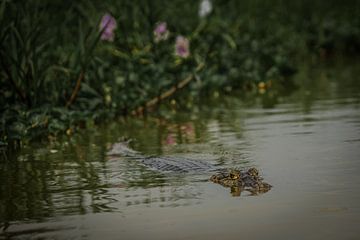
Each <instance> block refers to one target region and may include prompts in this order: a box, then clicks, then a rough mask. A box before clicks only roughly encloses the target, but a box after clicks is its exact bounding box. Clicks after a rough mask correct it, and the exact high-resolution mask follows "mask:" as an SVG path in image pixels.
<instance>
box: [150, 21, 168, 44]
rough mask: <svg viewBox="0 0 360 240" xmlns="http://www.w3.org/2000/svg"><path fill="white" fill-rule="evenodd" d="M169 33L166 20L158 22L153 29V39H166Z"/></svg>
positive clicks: (157, 40) (158, 40)
mask: <svg viewBox="0 0 360 240" xmlns="http://www.w3.org/2000/svg"><path fill="white" fill-rule="evenodd" d="M169 33H170V32H169V30H168V29H167V24H166V22H159V23H158V24H156V26H155V29H154V41H155V42H160V41H165V40H167V39H168V37H169Z"/></svg>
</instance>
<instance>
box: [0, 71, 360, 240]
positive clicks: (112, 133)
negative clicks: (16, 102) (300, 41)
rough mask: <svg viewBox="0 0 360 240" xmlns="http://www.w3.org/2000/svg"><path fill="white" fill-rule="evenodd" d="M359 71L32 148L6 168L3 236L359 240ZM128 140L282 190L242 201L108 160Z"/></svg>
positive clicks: (195, 181)
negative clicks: (254, 171)
mask: <svg viewBox="0 0 360 240" xmlns="http://www.w3.org/2000/svg"><path fill="white" fill-rule="evenodd" d="M359 72H360V71H359V69H358V67H357V66H341V68H338V69H337V68H334V67H331V68H325V69H317V70H316V69H315V70H314V69H305V70H304V71H303V72H300V73H299V75H298V76H297V78H298V79H297V81H298V82H299V83H300V84H299V86H300V87H299V89H298V90H297V91H296V92H294V93H293V94H291V95H289V96H283V95H282V94H279V93H277V92H276V91H275V90H269V91H267V92H264V93H263V94H262V95H259V96H258V97H256V98H250V99H242V100H240V99H239V97H238V96H236V95H237V94H234V95H233V96H223V97H221V99H215V100H214V103H212V100H209V101H208V103H207V104H203V105H199V106H195V107H194V108H193V109H192V111H191V112H183V113H181V112H177V113H174V114H172V115H168V116H167V117H162V118H148V119H147V120H146V121H142V120H128V121H125V120H120V121H119V122H114V123H112V124H109V125H107V126H104V127H102V128H99V129H94V130H89V131H87V132H81V133H79V134H77V135H75V136H74V137H73V138H71V139H65V140H63V141H59V142H54V143H50V144H49V145H37V146H31V147H30V146H27V147H25V148H24V149H23V150H22V151H21V152H20V153H16V154H15V153H13V154H10V155H9V156H7V157H6V158H5V157H4V158H3V159H2V160H1V162H0V174H1V175H0V222H1V226H0V227H1V229H2V232H0V239H18V238H19V239H48V238H49V239H98V238H105V239H119V236H122V238H124V239H149V238H152V239H169V238H176V239H193V238H198V239H209V238H211V239H213V238H217V237H222V238H225V239H232V238H235V237H236V236H239V235H241V236H242V237H245V238H249V237H252V238H263V237H265V236H266V238H270V239H275V238H276V239H278V238H291V239H325V238H328V239H339V238H340V239H343V238H345V239H356V238H357V237H358V236H359V235H360V231H359V230H358V225H359V224H360V222H359V217H360V205H359V202H360V191H359V189H360V175H359V174H358V173H359V170H360V161H359V149H360V111H359V108H360V95H359V93H360V91H359V90H360V84H359V83H360V81H359V79H358V78H359V77H358V76H360V75H359ZM265 103H266V104H265ZM122 136H127V137H131V138H133V139H135V142H134V148H135V149H136V150H138V151H140V152H142V153H144V154H146V155H172V156H182V157H189V158H193V159H201V160H202V161H207V162H209V163H211V164H215V165H219V166H221V167H224V168H236V167H238V168H247V167H256V168H259V169H260V171H261V174H262V175H264V178H265V179H266V180H267V181H268V182H270V183H271V184H272V185H273V186H274V188H273V189H272V190H271V191H270V192H268V193H266V194H264V195H260V196H249V195H248V196H244V197H241V198H233V197H231V196H232V195H237V194H238V192H237V191H236V189H226V188H222V187H221V186H218V185H216V184H212V183H211V182H209V181H208V178H209V176H208V174H206V173H201V174H169V173H161V172H157V171H155V170H153V169H149V168H147V167H145V166H143V165H141V164H139V163H138V162H136V161H134V160H133V159H131V158H113V157H110V156H106V152H107V151H108V148H109V146H110V145H111V144H112V143H114V142H117V141H118V139H119V138H120V137H122ZM242 195H243V193H242Z"/></svg>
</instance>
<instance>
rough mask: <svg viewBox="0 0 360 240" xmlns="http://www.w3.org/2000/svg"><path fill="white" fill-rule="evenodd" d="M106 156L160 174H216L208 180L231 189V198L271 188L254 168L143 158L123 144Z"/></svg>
mask: <svg viewBox="0 0 360 240" xmlns="http://www.w3.org/2000/svg"><path fill="white" fill-rule="evenodd" d="M108 155H110V156H114V155H119V156H123V157H129V158H133V159H135V160H137V161H139V162H141V163H142V164H144V165H145V166H147V167H150V168H153V169H155V170H158V171H162V172H177V173H189V172H192V173H199V172H217V173H215V174H213V175H212V176H211V177H210V180H211V181H212V182H214V183H218V184H220V185H222V186H224V187H229V188H231V193H232V195H233V196H239V195H240V194H241V192H242V191H249V192H251V193H252V194H259V193H265V192H267V191H269V190H270V189H271V187H272V186H271V185H270V184H268V183H266V182H263V179H262V178H261V177H260V176H259V171H258V170H257V169H256V168H250V169H248V170H247V171H240V170H234V169H232V170H224V169H219V168H218V167H217V166H214V165H212V164H209V163H207V162H204V161H200V160H194V159H189V158H179V157H166V156H161V157H159V156H144V155H142V154H140V153H139V152H137V151H135V150H133V149H131V148H129V147H128V144H127V143H124V142H120V143H115V144H114V145H113V146H112V148H111V150H110V151H109V152H108Z"/></svg>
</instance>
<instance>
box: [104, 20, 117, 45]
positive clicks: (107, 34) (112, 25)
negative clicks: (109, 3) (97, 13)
mask: <svg viewBox="0 0 360 240" xmlns="http://www.w3.org/2000/svg"><path fill="white" fill-rule="evenodd" d="M116 27H117V24H116V20H115V18H114V17H113V16H111V14H109V13H106V14H105V15H104V16H103V17H102V18H101V21H100V31H101V40H105V41H110V42H112V41H114V37H115V33H114V31H115V29H116Z"/></svg>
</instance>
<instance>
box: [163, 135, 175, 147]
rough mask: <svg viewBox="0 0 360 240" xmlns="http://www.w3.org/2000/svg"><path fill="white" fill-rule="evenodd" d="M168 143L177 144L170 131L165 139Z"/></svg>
mask: <svg viewBox="0 0 360 240" xmlns="http://www.w3.org/2000/svg"><path fill="white" fill-rule="evenodd" d="M165 144H166V145H174V144H176V140H175V137H174V135H173V134H171V133H169V134H168V135H167V137H166V141H165Z"/></svg>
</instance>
